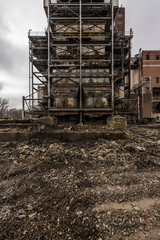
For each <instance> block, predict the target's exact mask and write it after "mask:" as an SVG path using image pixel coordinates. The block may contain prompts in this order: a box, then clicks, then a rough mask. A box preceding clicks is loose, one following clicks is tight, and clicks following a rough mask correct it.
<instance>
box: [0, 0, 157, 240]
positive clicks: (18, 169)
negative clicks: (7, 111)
mask: <svg viewBox="0 0 160 240" xmlns="http://www.w3.org/2000/svg"><path fill="white" fill-rule="evenodd" d="M126 1H127V0H126ZM28 2H29V1H28ZM28 2H27V4H28ZM135 2H136V1H135ZM36 4H42V5H43V8H44V15H45V17H46V20H47V26H46V29H45V31H44V32H36V31H32V30H29V32H28V38H29V51H28V52H29V84H28V85H29V93H28V96H26V97H23V101H22V103H23V109H22V119H18V117H17V116H18V115H16V117H13V115H8V116H9V117H8V118H7V117H6V118H3V119H2V115H1V117H0V240H160V50H149V49H147V50H146V49H145V50H143V49H140V50H139V52H138V53H137V54H136V55H135V56H132V47H133V38H134V35H135V34H136V32H135V33H134V31H132V28H131V29H128V30H126V27H125V23H126V21H127V19H125V11H126V9H127V7H126V9H125V7H123V6H121V5H120V1H118V0H44V1H42V0H41V1H37V3H36ZM134 4H135V5H136V3H134ZM138 7H140V6H137V8H138ZM33 9H34V8H33ZM29 11H30V10H29ZM141 11H144V9H142V10H141ZM133 14H134V15H135V17H136V13H135V12H134V11H133ZM26 16H27V17H28V15H27V14H26ZM35 21H37V18H35ZM139 24H140V23H139ZM40 25H41V24H40ZM131 27H132V26H131ZM156 31H157V30H156ZM142 34H143V32H142ZM148 34H150V33H148ZM26 39H27V37H26ZM6 102H7V101H6ZM7 103H8V102H7ZM20 114H21V110H20ZM3 116H4V115H3ZM6 116H7V115H6ZM11 116H12V117H11Z"/></svg>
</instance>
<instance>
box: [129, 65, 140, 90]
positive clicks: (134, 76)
mask: <svg viewBox="0 0 160 240" xmlns="http://www.w3.org/2000/svg"><path fill="white" fill-rule="evenodd" d="M137 84H139V69H134V70H131V90H133V87H134V86H135V85H137Z"/></svg>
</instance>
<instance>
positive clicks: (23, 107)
mask: <svg viewBox="0 0 160 240" xmlns="http://www.w3.org/2000/svg"><path fill="white" fill-rule="evenodd" d="M24 118H25V97H24V96H23V97H22V119H24Z"/></svg>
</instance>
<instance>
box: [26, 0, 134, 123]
mask: <svg viewBox="0 0 160 240" xmlns="http://www.w3.org/2000/svg"><path fill="white" fill-rule="evenodd" d="M44 10H45V13H46V16H47V19H48V27H47V29H48V30H47V31H46V32H44V33H35V32H31V31H29V41H30V46H29V47H30V77H29V81H30V94H29V96H28V98H25V99H24V101H25V102H26V103H28V106H29V108H28V109H27V110H26V111H25V114H27V113H29V114H31V115H33V116H34V115H39V116H43V115H46V114H50V115H53V116H55V117H58V118H60V117H62V116H65V117H68V118H72V119H74V118H75V120H77V121H79V122H83V119H84V120H85V121H87V119H89V118H94V117H105V118H106V117H107V116H109V115H111V114H112V113H113V112H114V111H116V112H126V113H128V112H130V111H131V109H130V103H129V101H128V100H129V99H130V75H131V39H132V37H133V36H132V30H130V31H129V32H127V33H126V32H125V9H124V8H122V7H119V3H118V1H117V0H116V1H110V0H105V1H95V2H91V1H64V2H63V1H44Z"/></svg>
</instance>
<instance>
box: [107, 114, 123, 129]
mask: <svg viewBox="0 0 160 240" xmlns="http://www.w3.org/2000/svg"><path fill="white" fill-rule="evenodd" d="M107 124H108V126H109V127H111V128H113V129H121V130H125V129H126V128H127V121H126V118H125V117H121V116H111V117H108V118H107Z"/></svg>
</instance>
